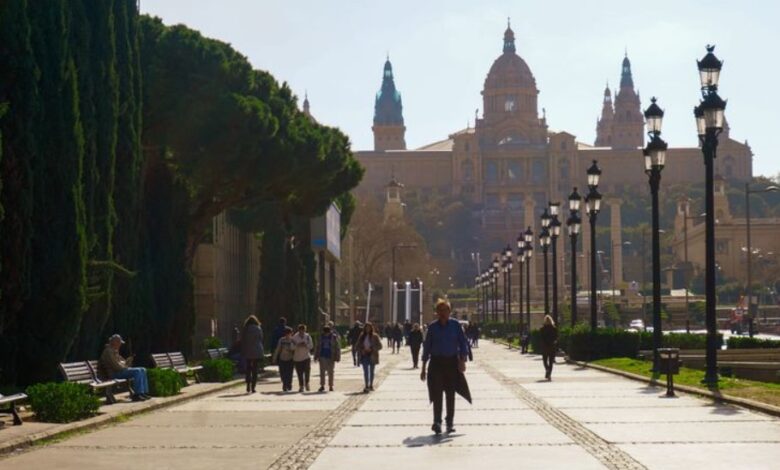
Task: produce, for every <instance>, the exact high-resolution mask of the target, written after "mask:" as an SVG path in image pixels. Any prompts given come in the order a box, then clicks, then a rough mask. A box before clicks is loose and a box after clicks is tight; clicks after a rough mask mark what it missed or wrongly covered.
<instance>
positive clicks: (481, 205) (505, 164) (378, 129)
mask: <svg viewBox="0 0 780 470" xmlns="http://www.w3.org/2000/svg"><path fill="white" fill-rule="evenodd" d="M538 96H539V89H538V87H537V83H536V79H535V78H534V75H533V73H532V71H531V68H530V67H529V65H528V63H526V61H525V60H523V58H522V57H520V56H519V55H518V54H517V49H516V45H515V35H514V32H513V31H512V29H511V27H509V26H508V27H507V29H506V31H505V32H504V38H503V44H502V51H501V54H500V55H499V56H498V58H496V60H495V61H494V62H493V65H492V66H491V67H490V70H489V71H488V73H487V77H486V78H485V84H484V87H483V89H482V101H483V104H482V116H481V117H477V119H476V120H475V122H474V126H473V127H467V128H466V129H460V130H457V131H455V132H453V133H452V134H450V135H449V136H448V137H447V138H446V139H444V140H440V141H437V142H433V143H430V144H428V145H424V146H422V147H420V148H417V149H414V150H410V149H407V148H406V141H405V139H404V133H405V130H406V127H405V122H404V118H403V106H402V102H401V95H400V93H399V91H398V90H397V89H396V84H395V81H394V77H393V68H392V65H391V63H390V61H389V59H388V60H387V62H385V65H384V73H383V78H382V86H381V89H380V91H379V92H378V93H377V96H376V101H375V108H374V109H375V110H374V122H373V127H372V129H373V132H374V149H373V150H371V151H358V152H356V156H357V158H358V159H359V160H360V162H361V163H362V164H363V165H364V166H365V168H366V174H365V177H364V180H363V182H362V183H361V185H360V187H359V189H358V194H361V195H367V194H373V195H376V196H377V197H380V198H383V197H384V194H385V188H386V186H387V184H388V182H389V181H391V180H392V179H393V178H395V179H396V180H397V181H399V182H400V183H402V184H403V185H404V191H405V192H406V193H407V194H408V193H410V192H415V193H416V196H417V197H422V198H432V197H434V195H436V196H446V197H447V198H448V199H450V200H452V198H456V199H458V200H461V201H463V202H464V203H466V204H468V205H469V207H471V208H472V213H473V216H474V224H475V225H476V226H478V232H479V235H478V237H477V238H478V241H479V246H476V245H475V246H474V247H472V251H473V250H475V249H479V248H482V249H483V250H498V249H499V248H500V247H502V246H504V245H505V244H506V243H507V242H508V241H510V240H514V239H515V238H516V237H517V235H518V233H519V232H520V231H521V230H523V229H525V228H526V227H527V226H531V227H532V228H533V230H534V233H535V234H538V233H539V227H538V225H539V215H540V214H541V211H542V210H543V208H544V207H545V206H546V205H547V203H548V202H550V201H551V200H552V201H558V202H561V203H563V205H564V206H563V209H564V210H563V211H562V213H563V216H562V222H564V223H565V220H566V217H567V215H568V212H567V211H566V210H565V209H566V208H565V203H566V200H565V199H566V196H567V195H568V194H569V193H570V192H571V190H572V187H574V186H578V187H580V194H582V196H583V197H584V195H585V194H586V193H587V188H586V184H585V183H586V174H585V170H586V169H587V168H588V167H589V166H590V165H591V163H592V161H593V160H598V164H599V166H600V167H601V169H602V170H603V175H602V178H601V184H600V186H599V192H601V193H602V194H603V195H604V197H605V200H604V203H603V204H602V211H609V210H610V209H612V210H613V211H614V209H615V208H618V209H619V198H620V196H621V194H622V193H624V191H625V189H626V188H629V187H634V188H636V187H640V185H641V187H643V188H646V187H647V176H646V175H645V173H644V168H643V159H642V157H641V155H642V154H641V148H642V147H643V146H644V144H645V131H644V117H643V114H642V103H641V100H640V96H639V95H638V93H637V92H636V91H635V88H634V79H633V76H632V73H631V62H630V61H629V59H628V57H625V58H624V59H623V62H622V70H621V77H620V88H619V89H618V90H616V91H615V92H614V96H613V92H612V91H611V90H610V89H609V88H607V89H605V90H604V95H603V106H602V109H601V113H600V118H599V119H598V121H597V125H596V129H597V136H596V140H595V142H594V143H593V144H592V145H591V144H587V143H583V142H580V141H578V140H577V138H576V136H574V135H572V134H570V133H568V132H565V131H552V130H550V129H549V127H548V124H547V119H546V117H545V115H544V113H541V114H540V112H539V105H538ZM691 120H693V117H691ZM715 171H716V173H717V174H719V175H722V176H723V177H725V178H726V179H728V180H731V181H737V182H739V181H742V182H744V181H748V180H749V179H750V177H751V175H752V152H751V150H750V147H749V146H748V145H747V144H746V143H745V144H743V143H740V142H737V141H735V140H732V139H731V138H730V137H729V132H728V128H727V129H724V131H723V133H722V134H721V137H720V145H719V147H718V158H717V160H716V167H715ZM663 180H664V183H680V182H694V181H695V182H702V183H703V180H704V168H703V160H702V154H701V150H700V149H699V148H697V147H691V148H670V149H669V151H668V157H667V168H666V169H665V171H664V174H663ZM618 213H619V210H618ZM615 219H617V220H615ZM612 222H613V226H614V225H615V224H617V233H613V242H614V241H616V239H617V241H619V237H620V233H619V232H620V229H619V223H620V222H619V217H612ZM564 228H565V227H564ZM613 228H614V227H613ZM587 232H588V231H587V230H582V233H583V236H585V237H587ZM613 232H614V230H613ZM563 235H565V230H564V232H563V233H562V236H563ZM586 240H587V239H586ZM537 245H538V244H537ZM564 246H566V247H567V246H568V242H566V241H561V242H559V250H558V251H559V253H561V254H563V252H564V248H563V247H564ZM585 246H586V247H587V244H585ZM535 248H537V253H535V255H534V258H535V259H538V256H537V255H538V251H539V250H538V247H535ZM469 255H470V253H454V252H453V254H452V255H451V256H453V257H462V258H464V260H465V257H467V256H469ZM486 255H487V253H485V252H483V257H484V256H486ZM485 264H486V263H485V262H484V261H483V267H484V266H485ZM534 264H536V265H537V266H536V267H535V268H534V269H535V270H536V271H538V272H539V273H540V274H539V275H538V276H533V278H532V284H536V277H539V281H540V282H541V271H539V270H538V268H539V267H540V266H539V265H541V263H538V262H534ZM562 272H566V271H565V270H564V271H562ZM579 272H580V273H584V272H585V270H584V269H580V270H579ZM616 272H621V270H616ZM515 275H516V274H515ZM560 277H561V278H563V277H564V276H563V275H562V276H560ZM566 282H567V283H568V281H566Z"/></svg>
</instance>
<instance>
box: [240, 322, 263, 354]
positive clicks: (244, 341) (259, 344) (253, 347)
mask: <svg viewBox="0 0 780 470" xmlns="http://www.w3.org/2000/svg"><path fill="white" fill-rule="evenodd" d="M241 356H242V357H243V358H244V359H260V358H262V357H263V329H262V328H260V325H254V324H250V325H246V326H245V327H244V329H243V331H242V332H241Z"/></svg>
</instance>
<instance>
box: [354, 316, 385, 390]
mask: <svg viewBox="0 0 780 470" xmlns="http://www.w3.org/2000/svg"><path fill="white" fill-rule="evenodd" d="M357 344H358V347H359V348H360V365H361V366H363V381H364V382H365V387H364V388H363V393H368V392H369V391H373V390H374V368H375V367H376V365H377V364H379V350H380V349H382V340H381V339H380V338H379V335H377V334H376V333H375V332H374V325H372V324H371V323H366V324H365V326H364V327H363V333H361V334H360V337H359V338H358V343H357Z"/></svg>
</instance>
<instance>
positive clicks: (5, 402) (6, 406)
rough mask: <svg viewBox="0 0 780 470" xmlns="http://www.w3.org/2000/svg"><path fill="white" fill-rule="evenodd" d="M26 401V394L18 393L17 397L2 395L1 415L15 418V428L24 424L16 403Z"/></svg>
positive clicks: (0, 397) (0, 401)
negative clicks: (4, 414) (6, 414)
mask: <svg viewBox="0 0 780 470" xmlns="http://www.w3.org/2000/svg"><path fill="white" fill-rule="evenodd" d="M26 399H27V395H25V394H24V393H17V394H15V395H3V394H0V413H8V414H10V415H11V416H13V418H14V426H20V425H21V424H22V418H20V417H19V412H17V411H16V403H17V402H20V401H22V400H26Z"/></svg>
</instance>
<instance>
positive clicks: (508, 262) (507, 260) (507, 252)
mask: <svg viewBox="0 0 780 470" xmlns="http://www.w3.org/2000/svg"><path fill="white" fill-rule="evenodd" d="M512 255H513V253H512V247H511V246H510V245H507V246H506V248H504V265H505V266H506V284H505V285H504V287H505V288H506V307H505V308H504V322H505V323H509V322H510V321H512V262H513V261H514V259H513V256H512Z"/></svg>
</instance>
